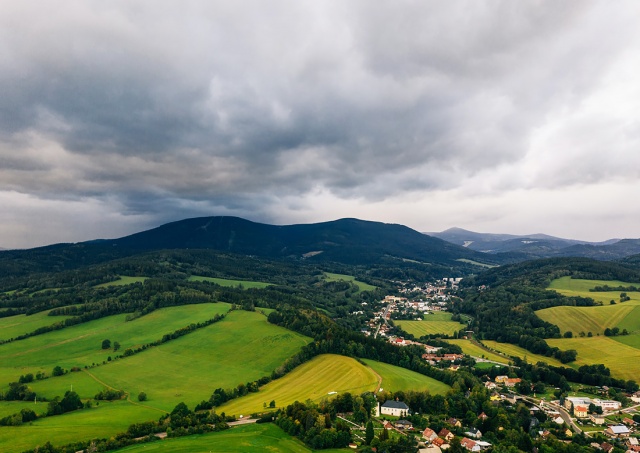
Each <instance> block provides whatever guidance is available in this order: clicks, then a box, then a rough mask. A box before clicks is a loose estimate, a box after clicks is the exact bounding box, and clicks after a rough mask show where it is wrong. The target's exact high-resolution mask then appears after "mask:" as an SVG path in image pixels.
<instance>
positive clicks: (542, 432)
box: [538, 429, 551, 439]
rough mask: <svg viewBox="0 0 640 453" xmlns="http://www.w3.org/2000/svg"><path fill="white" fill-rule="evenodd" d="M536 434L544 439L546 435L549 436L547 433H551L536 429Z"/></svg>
mask: <svg viewBox="0 0 640 453" xmlns="http://www.w3.org/2000/svg"><path fill="white" fill-rule="evenodd" d="M538 434H539V435H540V437H542V438H543V439H546V438H547V437H549V434H551V433H550V432H549V431H547V430H546V429H545V430H544V431H538Z"/></svg>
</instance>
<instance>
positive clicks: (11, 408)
mask: <svg viewBox="0 0 640 453" xmlns="http://www.w3.org/2000/svg"><path fill="white" fill-rule="evenodd" d="M22 409H31V410H33V411H34V412H35V413H36V414H38V415H40V414H44V413H46V412H47V403H38V404H35V403H34V402H33V401H0V418H4V417H6V416H8V415H13V414H15V413H17V412H20V411H21V410H22Z"/></svg>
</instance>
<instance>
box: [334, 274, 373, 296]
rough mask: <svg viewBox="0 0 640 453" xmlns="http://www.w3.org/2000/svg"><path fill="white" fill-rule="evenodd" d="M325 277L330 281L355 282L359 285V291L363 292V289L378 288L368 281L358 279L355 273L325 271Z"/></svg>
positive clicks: (371, 289)
mask: <svg viewBox="0 0 640 453" xmlns="http://www.w3.org/2000/svg"><path fill="white" fill-rule="evenodd" d="M324 279H325V280H326V281H328V282H337V281H344V282H352V283H355V285H356V286H357V287H358V293H361V292H362V291H373V290H375V289H376V287H375V286H373V285H369V284H368V283H364V282H361V281H359V280H356V278H355V277H354V276H353V275H345V274H332V273H331V272H325V273H324Z"/></svg>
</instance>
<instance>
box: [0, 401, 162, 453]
mask: <svg viewBox="0 0 640 453" xmlns="http://www.w3.org/2000/svg"><path fill="white" fill-rule="evenodd" d="M160 415H161V414H159V413H158V412H157V411H154V410H150V409H147V408H145V407H142V406H136V405H133V404H131V403H129V402H127V401H116V402H112V403H106V402H101V403H100V406H97V407H93V408H91V409H81V410H79V411H74V412H69V413H67V414H64V415H58V416H55V417H45V418H42V419H40V420H36V421H34V422H32V424H25V425H22V426H16V427H14V426H12V427H8V426H7V427H5V426H3V427H0V451H2V452H3V453H19V452H21V451H24V450H27V449H29V448H34V447H35V446H36V445H42V444H44V443H45V442H47V441H48V440H49V441H51V443H52V444H54V445H63V444H67V443H70V442H74V441H77V440H79V439H91V438H97V437H99V438H103V437H110V436H113V435H115V434H117V433H120V432H124V431H126V430H127V428H128V427H129V425H131V424H132V423H136V422H139V421H144V420H154V419H157V418H158V417H159V416H160Z"/></svg>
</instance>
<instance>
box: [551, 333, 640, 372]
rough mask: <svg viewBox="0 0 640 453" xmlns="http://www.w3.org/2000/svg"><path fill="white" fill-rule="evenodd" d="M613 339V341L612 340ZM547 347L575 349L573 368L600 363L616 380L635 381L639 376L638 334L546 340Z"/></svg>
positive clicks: (639, 336)
mask: <svg viewBox="0 0 640 453" xmlns="http://www.w3.org/2000/svg"><path fill="white" fill-rule="evenodd" d="M614 338H615V339H614ZM547 343H549V346H557V347H558V348H560V349H575V350H576V351H578V358H577V360H576V361H575V362H574V365H575V366H580V365H592V364H598V363H602V364H604V365H605V366H606V367H608V368H609V369H610V370H611V375H612V376H614V377H616V378H619V379H620V378H622V379H633V380H637V379H638V376H639V375H640V349H638V347H637V346H638V345H640V334H635V335H628V336H625V337H604V336H596V337H591V338H588V337H584V338H562V339H555V340H547Z"/></svg>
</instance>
